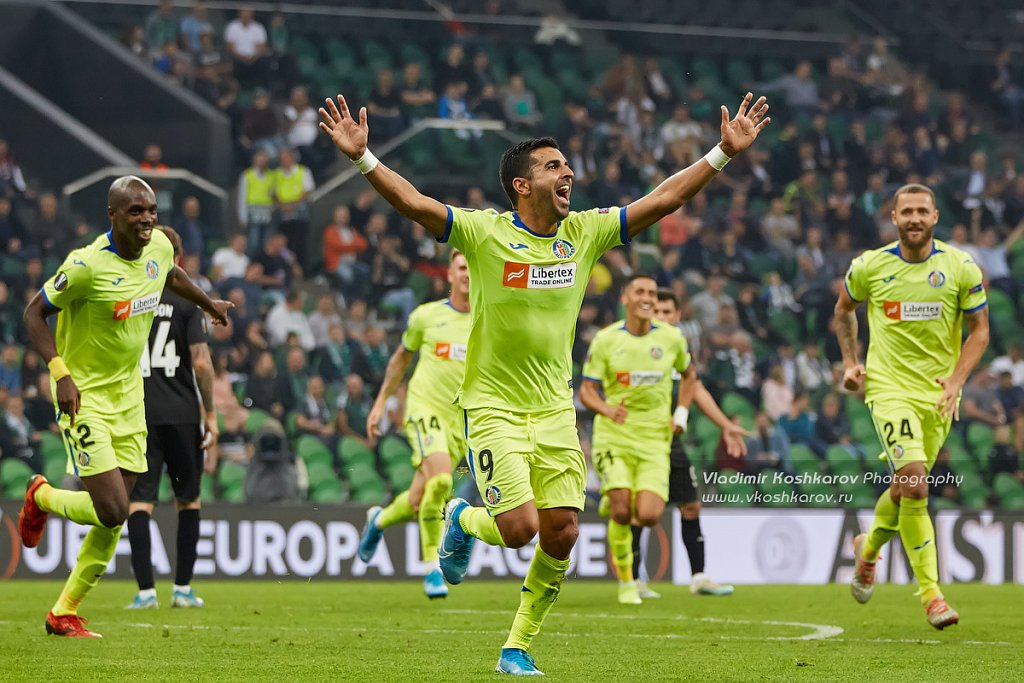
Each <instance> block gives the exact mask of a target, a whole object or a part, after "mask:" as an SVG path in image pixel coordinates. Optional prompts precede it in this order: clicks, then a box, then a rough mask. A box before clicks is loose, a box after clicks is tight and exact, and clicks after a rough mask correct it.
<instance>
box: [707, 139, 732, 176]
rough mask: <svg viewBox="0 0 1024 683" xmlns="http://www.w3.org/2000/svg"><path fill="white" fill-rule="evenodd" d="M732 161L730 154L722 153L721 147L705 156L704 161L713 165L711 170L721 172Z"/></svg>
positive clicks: (718, 146)
mask: <svg viewBox="0 0 1024 683" xmlns="http://www.w3.org/2000/svg"><path fill="white" fill-rule="evenodd" d="M731 159H732V157H730V156H729V155H728V154H726V153H725V152H723V151H722V146H721V145H715V146H714V147H712V148H711V151H710V152H708V153H707V154H705V155H704V161H706V162H708V163H709V164H711V168H713V169H715V170H716V171H721V170H722V169H723V168H725V165H726V164H727V163H729V161H730V160H731Z"/></svg>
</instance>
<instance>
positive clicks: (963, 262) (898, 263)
mask: <svg viewBox="0 0 1024 683" xmlns="http://www.w3.org/2000/svg"><path fill="white" fill-rule="evenodd" d="M846 291H847V293H848V294H849V295H850V298H851V299H853V300H854V301H856V302H861V301H865V300H866V301H867V305H868V328H869V329H870V332H871V339H870V344H869V345H868V357H867V364H866V366H865V367H866V369H867V377H866V378H865V388H866V392H867V395H866V398H867V400H868V401H869V402H871V401H876V400H879V399H891V398H896V399H911V400H916V401H921V402H928V403H934V402H935V401H937V400H938V398H939V396H940V395H941V394H942V387H941V386H940V385H939V383H938V382H936V381H935V380H936V379H937V378H939V377H948V376H949V374H950V373H951V372H952V371H953V368H954V367H955V366H956V362H957V359H959V357H960V345H961V329H962V320H963V314H964V313H971V312H973V311H977V310H978V309H980V308H983V307H984V306H986V305H987V301H986V298H985V289H984V287H983V286H982V275H981V270H980V269H979V268H978V266H977V264H976V263H975V262H974V260H973V259H972V258H971V256H970V255H969V254H967V253H966V252H964V251H961V250H960V249H956V248H955V247H951V246H949V245H948V244H945V243H943V242H940V241H938V240H935V241H934V243H933V247H932V252H931V254H930V255H929V257H928V258H927V259H925V260H924V261H920V262H917V263H911V262H909V261H906V260H904V259H903V256H902V255H901V253H900V247H899V242H894V243H892V244H889V245H887V246H885V247H882V248H881V249H874V250H871V251H866V252H864V254H862V255H861V256H859V257H858V258H855V259H854V260H853V262H852V263H851V264H850V269H849V271H847V273H846Z"/></svg>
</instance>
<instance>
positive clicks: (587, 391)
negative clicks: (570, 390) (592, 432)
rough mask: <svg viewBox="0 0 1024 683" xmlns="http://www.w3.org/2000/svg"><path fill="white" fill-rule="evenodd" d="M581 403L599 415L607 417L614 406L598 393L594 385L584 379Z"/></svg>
mask: <svg viewBox="0 0 1024 683" xmlns="http://www.w3.org/2000/svg"><path fill="white" fill-rule="evenodd" d="M580 403H582V404H583V405H584V407H586V408H587V409H588V410H591V411H593V412H594V413H595V414H597V415H604V416H606V417H607V416H608V414H609V413H610V412H611V411H612V407H611V406H610V405H608V404H607V403H605V402H604V399H602V398H601V395H600V394H599V393H597V389H595V388H594V387H592V386H591V385H590V384H588V383H587V382H586V381H584V382H583V385H582V386H581V387H580Z"/></svg>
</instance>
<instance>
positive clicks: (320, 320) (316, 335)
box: [309, 294, 341, 349]
mask: <svg viewBox="0 0 1024 683" xmlns="http://www.w3.org/2000/svg"><path fill="white" fill-rule="evenodd" d="M340 324H341V316H340V315H338V308H337V306H336V304H335V301H334V295H332V294H321V295H320V298H318V299H317V300H316V310H315V311H313V313H311V314H310V316H309V329H310V330H311V331H312V332H313V340H314V342H315V344H316V348H318V349H321V348H323V347H324V346H325V345H326V344H327V342H329V341H330V340H331V336H330V328H331V325H340Z"/></svg>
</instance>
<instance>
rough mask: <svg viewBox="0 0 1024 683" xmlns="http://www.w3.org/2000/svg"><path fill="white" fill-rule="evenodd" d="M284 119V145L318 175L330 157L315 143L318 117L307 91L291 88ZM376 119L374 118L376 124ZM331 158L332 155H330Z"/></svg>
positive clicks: (298, 87)
mask: <svg viewBox="0 0 1024 683" xmlns="http://www.w3.org/2000/svg"><path fill="white" fill-rule="evenodd" d="M281 114H282V116H283V118H284V126H283V132H284V140H285V143H286V144H287V145H288V146H289V147H291V148H292V149H294V150H295V151H296V152H298V154H299V159H300V160H301V161H302V163H303V164H304V165H306V166H308V167H309V168H310V169H312V170H313V172H314V173H319V172H320V171H321V170H323V168H324V166H325V164H326V163H330V160H331V157H328V156H325V154H324V153H323V151H322V150H321V148H320V147H319V146H318V145H317V142H318V141H319V140H320V138H321V134H320V128H319V126H318V124H319V123H320V115H319V114H317V112H316V109H314V108H313V107H312V106H310V104H309V91H308V90H306V88H304V87H302V86H296V87H294V88H292V92H291V97H290V99H289V100H288V105H287V106H286V107H285V108H284V110H283V111H282V112H281ZM376 122H377V118H376V117H374V123H375V124H376ZM332 156H333V155H332Z"/></svg>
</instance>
